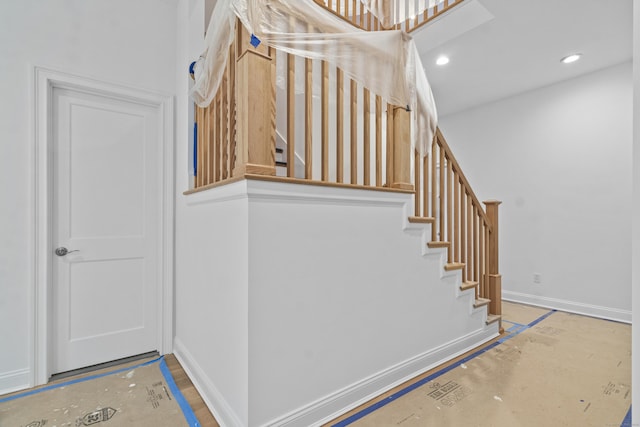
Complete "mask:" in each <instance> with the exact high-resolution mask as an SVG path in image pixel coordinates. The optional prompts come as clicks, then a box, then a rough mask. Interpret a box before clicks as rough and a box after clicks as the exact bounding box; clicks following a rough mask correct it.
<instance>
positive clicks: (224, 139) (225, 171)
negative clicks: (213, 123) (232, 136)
mask: <svg viewBox="0 0 640 427" xmlns="http://www.w3.org/2000/svg"><path fill="white" fill-rule="evenodd" d="M228 80H229V69H228V68H227V69H226V70H225V73H224V79H223V82H224V83H223V85H222V101H221V108H222V111H221V114H220V127H221V129H220V131H221V132H220V133H221V135H220V143H221V145H222V177H221V178H222V179H223V180H224V179H227V178H228V177H229V167H228V166H227V164H228V162H229V150H228V147H229V139H228V136H229V135H228V130H227V123H228V115H229V111H228V110H229V104H228V102H229V101H228V100H227V84H228V83H227V82H228Z"/></svg>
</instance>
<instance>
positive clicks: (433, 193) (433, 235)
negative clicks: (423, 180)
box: [431, 136, 440, 242]
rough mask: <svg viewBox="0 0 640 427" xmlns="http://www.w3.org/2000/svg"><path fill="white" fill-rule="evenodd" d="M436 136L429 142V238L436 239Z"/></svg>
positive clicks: (437, 148)
mask: <svg viewBox="0 0 640 427" xmlns="http://www.w3.org/2000/svg"><path fill="white" fill-rule="evenodd" d="M437 141H438V139H437V136H436V137H434V138H433V142H432V143H431V217H432V218H433V222H432V223H431V240H432V241H434V242H435V241H437V240H438V238H437V234H436V223H437V221H438V215H436V206H437V205H436V201H437V197H438V191H437V179H436V171H437V168H436V159H437V156H438V153H437V152H438V151H439V150H440V146H439V145H438V144H437Z"/></svg>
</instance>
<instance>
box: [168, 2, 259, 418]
mask: <svg viewBox="0 0 640 427" xmlns="http://www.w3.org/2000/svg"><path fill="white" fill-rule="evenodd" d="M204 11H205V2H204V0H179V3H178V32H179V38H178V58H177V61H176V65H175V70H176V79H177V80H176V85H177V88H178V95H177V97H176V104H177V105H176V114H177V119H176V133H177V143H176V212H175V215H176V231H175V233H176V234H175V245H176V247H175V278H176V289H175V310H176V311H175V322H176V327H175V351H174V352H175V354H176V356H177V357H178V359H179V360H180V362H181V364H182V366H183V367H184V368H185V370H186V371H187V373H188V374H189V377H190V378H191V380H192V381H193V382H194V383H195V385H196V387H197V388H198V390H199V391H200V394H201V395H202V396H203V398H204V399H205V402H206V403H207V405H208V406H209V408H210V409H211V410H212V411H213V413H214V416H215V417H216V419H217V420H218V421H219V422H220V423H221V424H222V425H224V426H231V425H248V424H247V419H248V379H247V375H248V363H247V345H248V343H247V333H248V327H247V322H248V316H247V304H248V298H247V276H248V273H247V271H248V269H247V259H248V258H247V251H248V248H247V245H248V237H247V227H246V223H247V209H246V203H244V204H243V203H242V200H240V199H235V200H227V197H228V196H229V192H230V191H233V189H234V186H227V187H225V188H223V189H221V190H220V191H219V192H217V193H216V195H217V196H218V198H215V197H214V198H211V197H207V196H210V195H211V194H212V193H211V192H209V193H200V194H194V195H190V196H185V195H183V194H182V193H183V192H184V191H185V190H188V189H189V188H191V187H192V184H191V182H190V180H192V178H190V175H191V174H192V173H193V167H192V163H193V162H192V157H191V156H192V155H193V151H192V141H193V131H192V126H193V114H192V111H193V104H192V102H191V101H190V99H189V97H188V90H189V84H190V77H189V76H188V74H187V70H188V66H189V64H190V63H191V62H192V61H194V60H195V59H197V58H198V56H200V53H201V52H202V49H203V40H204V30H205V26H204V23H205V15H204ZM236 185H237V184H236Z"/></svg>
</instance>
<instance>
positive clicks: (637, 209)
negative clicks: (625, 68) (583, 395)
mask: <svg viewBox="0 0 640 427" xmlns="http://www.w3.org/2000/svg"><path fill="white" fill-rule="evenodd" d="M633 109H634V112H635V114H634V115H633V234H632V236H633V240H632V245H633V249H632V257H631V263H632V265H633V271H632V273H631V274H632V276H631V278H632V281H631V283H632V288H633V297H632V299H633V301H632V304H633V324H634V325H635V327H634V328H633V348H632V354H634V355H635V356H634V357H633V366H632V369H631V372H632V373H633V388H632V389H633V390H635V393H633V405H632V408H633V416H632V419H633V420H636V422H637V421H638V420H640V393H639V392H638V390H640V357H638V354H640V327H639V326H638V325H640V114H638V112H639V111H640V0H634V1H633Z"/></svg>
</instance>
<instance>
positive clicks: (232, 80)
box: [228, 41, 236, 176]
mask: <svg viewBox="0 0 640 427" xmlns="http://www.w3.org/2000/svg"><path fill="white" fill-rule="evenodd" d="M229 49H230V53H229V65H228V66H229V86H228V91H229V125H228V129H229V176H233V169H234V168H235V166H236V93H235V91H236V58H235V52H236V48H235V41H234V42H233V45H231V47H230V48H229Z"/></svg>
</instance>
